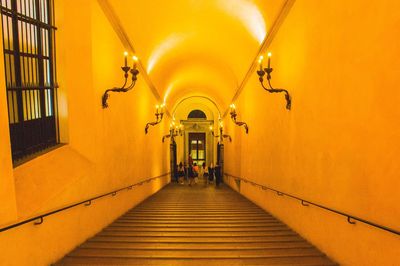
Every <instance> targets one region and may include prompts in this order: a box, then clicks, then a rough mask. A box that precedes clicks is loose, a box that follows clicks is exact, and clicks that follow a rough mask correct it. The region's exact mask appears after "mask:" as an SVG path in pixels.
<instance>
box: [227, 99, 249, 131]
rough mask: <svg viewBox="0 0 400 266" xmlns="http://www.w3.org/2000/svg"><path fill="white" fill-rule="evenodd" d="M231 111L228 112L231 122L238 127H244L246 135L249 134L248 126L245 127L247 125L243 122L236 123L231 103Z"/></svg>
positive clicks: (234, 111)
mask: <svg viewBox="0 0 400 266" xmlns="http://www.w3.org/2000/svg"><path fill="white" fill-rule="evenodd" d="M230 108H231V111H230V115H231V118H232V121H233V122H234V123H235V124H236V125H238V126H239V127H241V126H244V128H245V130H246V134H249V126H248V125H247V123H245V122H240V121H236V117H237V113H236V106H235V105H234V104H233V103H232V104H231V105H230Z"/></svg>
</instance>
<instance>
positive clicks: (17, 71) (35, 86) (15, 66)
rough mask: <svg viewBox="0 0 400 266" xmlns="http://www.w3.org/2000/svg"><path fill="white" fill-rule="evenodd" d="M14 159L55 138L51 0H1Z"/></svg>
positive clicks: (54, 140) (56, 141) (54, 84)
mask: <svg viewBox="0 0 400 266" xmlns="http://www.w3.org/2000/svg"><path fill="white" fill-rule="evenodd" d="M1 18H2V30H3V48H4V65H5V77H6V91H7V103H8V117H9V123H10V136H11V147H12V157H13V160H14V161H15V160H18V159H21V158H23V157H25V156H26V155H30V154H32V153H36V152H38V151H41V150H43V149H46V148H48V147H51V146H54V145H55V144H57V143H58V141H59V137H58V123H57V106H56V97H57V89H56V88H57V86H56V77H55V44H54V37H55V36H54V35H55V30H56V28H55V26H54V9H53V0H1Z"/></svg>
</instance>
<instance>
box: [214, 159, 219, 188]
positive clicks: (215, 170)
mask: <svg viewBox="0 0 400 266" xmlns="http://www.w3.org/2000/svg"><path fill="white" fill-rule="evenodd" d="M214 172H215V185H216V186H217V187H218V186H219V183H221V166H220V165H219V164H217V165H216V166H215V169H214Z"/></svg>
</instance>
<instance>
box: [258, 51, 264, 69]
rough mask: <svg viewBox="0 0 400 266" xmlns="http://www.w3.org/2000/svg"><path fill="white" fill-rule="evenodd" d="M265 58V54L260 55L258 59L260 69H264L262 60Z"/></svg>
mask: <svg viewBox="0 0 400 266" xmlns="http://www.w3.org/2000/svg"><path fill="white" fill-rule="evenodd" d="M263 60H264V56H262V55H261V56H260V58H259V59H258V64H259V65H260V71H262V69H263V67H262V62H263Z"/></svg>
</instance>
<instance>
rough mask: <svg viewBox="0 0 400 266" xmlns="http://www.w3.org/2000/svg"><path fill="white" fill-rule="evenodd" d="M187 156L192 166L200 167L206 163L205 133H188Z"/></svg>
mask: <svg viewBox="0 0 400 266" xmlns="http://www.w3.org/2000/svg"><path fill="white" fill-rule="evenodd" d="M189 154H190V155H191V157H192V159H193V164H194V163H197V165H202V164H203V163H205V162H206V133H189Z"/></svg>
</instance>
